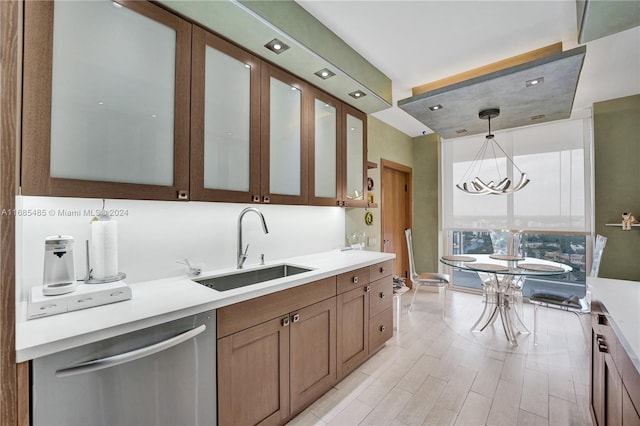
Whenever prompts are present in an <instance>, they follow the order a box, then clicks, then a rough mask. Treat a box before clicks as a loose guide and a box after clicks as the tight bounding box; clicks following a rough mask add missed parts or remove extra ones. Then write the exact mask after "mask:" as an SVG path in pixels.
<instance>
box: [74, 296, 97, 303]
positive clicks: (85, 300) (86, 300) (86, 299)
mask: <svg viewBox="0 0 640 426" xmlns="http://www.w3.org/2000/svg"><path fill="white" fill-rule="evenodd" d="M92 300H93V297H85V298H84V299H78V300H76V302H78V303H84V302H91V301H92Z"/></svg>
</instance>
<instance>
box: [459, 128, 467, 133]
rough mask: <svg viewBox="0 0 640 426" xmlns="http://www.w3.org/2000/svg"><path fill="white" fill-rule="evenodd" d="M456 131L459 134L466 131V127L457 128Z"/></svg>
mask: <svg viewBox="0 0 640 426" xmlns="http://www.w3.org/2000/svg"><path fill="white" fill-rule="evenodd" d="M456 133H457V134H460V133H467V129H458V130H456Z"/></svg>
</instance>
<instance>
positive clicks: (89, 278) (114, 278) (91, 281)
mask: <svg viewBox="0 0 640 426" xmlns="http://www.w3.org/2000/svg"><path fill="white" fill-rule="evenodd" d="M85 246H86V249H87V275H86V276H85V277H84V283H85V284H105V283H112V282H115V281H121V280H124V279H125V278H126V277H127V274H125V273H124V272H118V275H113V276H111V277H104V278H93V276H92V275H91V273H92V272H93V268H91V258H90V255H89V240H86V242H85Z"/></svg>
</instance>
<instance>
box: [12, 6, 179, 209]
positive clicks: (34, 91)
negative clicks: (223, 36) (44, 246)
mask: <svg viewBox="0 0 640 426" xmlns="http://www.w3.org/2000/svg"><path fill="white" fill-rule="evenodd" d="M118 3H121V4H122V5H123V6H125V7H127V8H129V9H131V10H133V11H135V12H137V13H140V14H142V15H144V16H146V17H148V18H150V19H153V20H155V21H157V22H159V23H162V24H164V25H166V26H168V27H170V28H173V29H174V30H175V31H176V63H175V98H174V152H173V180H174V181H173V185H171V186H162V185H148V184H132V183H121V182H102V181H93V180H79V179H66V178H54V177H51V174H50V170H51V168H50V160H51V157H50V147H51V89H52V87H51V76H52V75H51V74H52V61H53V13H54V3H53V2H48V1H27V2H25V31H24V62H23V63H24V80H23V81H24V90H23V118H22V119H23V127H22V194H23V195H51V196H63V197H93V198H131V199H154V200H155V199H158V200H159V199H163V200H176V199H183V198H184V197H187V196H188V188H189V103H190V101H189V89H190V79H191V64H190V61H191V24H190V23H189V22H187V21H185V20H183V19H181V18H179V17H178V16H176V15H174V14H172V13H170V12H168V11H166V10H164V9H162V8H160V7H158V6H156V5H154V4H152V3H149V2H140V1H129V0H119V1H118ZM179 191H184V192H183V196H182V197H179Z"/></svg>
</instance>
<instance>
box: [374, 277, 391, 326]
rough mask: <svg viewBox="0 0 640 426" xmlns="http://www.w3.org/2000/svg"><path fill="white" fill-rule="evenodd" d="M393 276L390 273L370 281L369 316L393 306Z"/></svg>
mask: <svg viewBox="0 0 640 426" xmlns="http://www.w3.org/2000/svg"><path fill="white" fill-rule="evenodd" d="M392 300H393V278H391V275H389V276H388V277H385V278H382V279H381V280H378V281H375V282H372V283H371V300H370V302H369V317H374V316H376V315H378V314H379V313H380V312H382V311H384V310H386V309H389V308H391V307H392V306H393V304H392Z"/></svg>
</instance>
